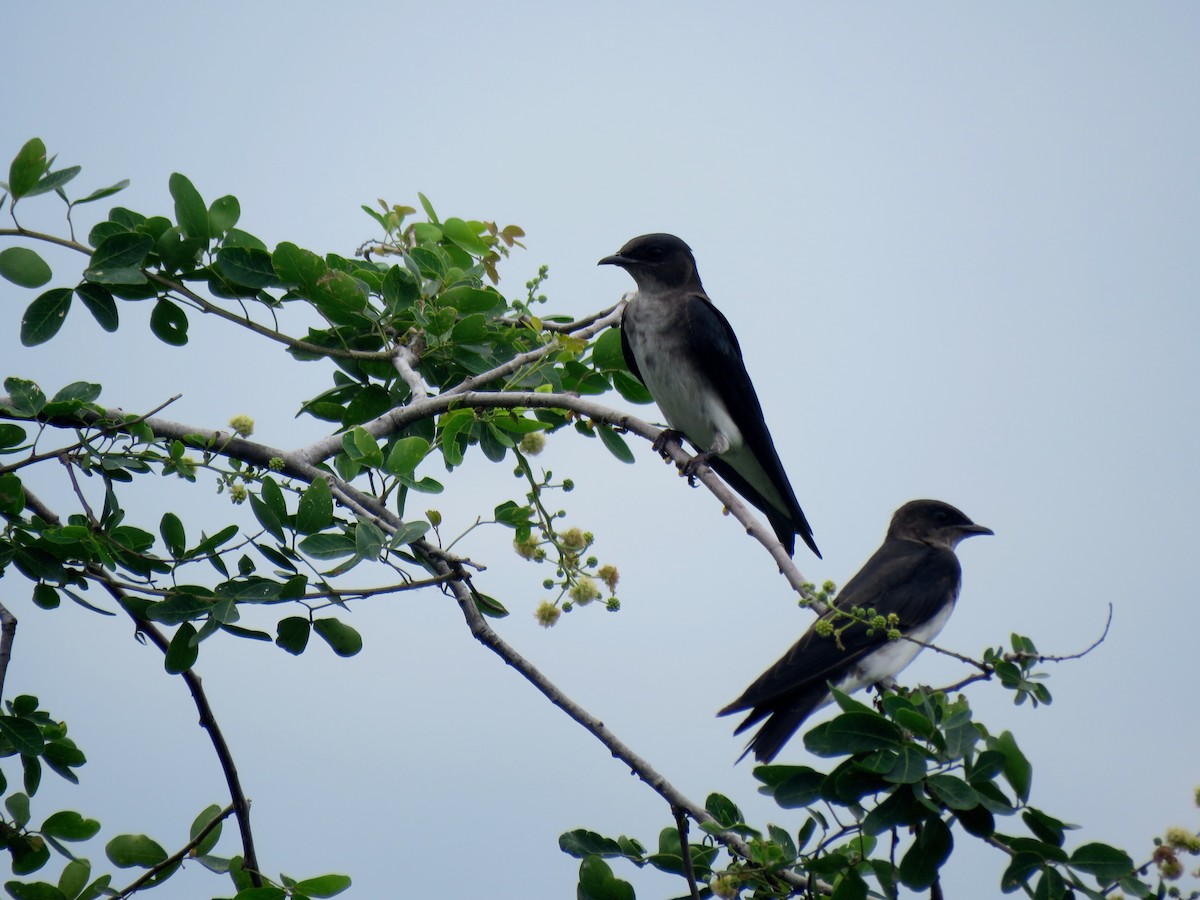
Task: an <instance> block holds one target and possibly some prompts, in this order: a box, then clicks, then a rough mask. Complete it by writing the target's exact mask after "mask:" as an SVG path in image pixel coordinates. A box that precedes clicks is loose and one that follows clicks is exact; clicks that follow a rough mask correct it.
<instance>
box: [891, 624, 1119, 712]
mask: <svg viewBox="0 0 1200 900" xmlns="http://www.w3.org/2000/svg"><path fill="white" fill-rule="evenodd" d="M1112 618H1113V605H1112V604H1111V603H1109V604H1108V618H1107V619H1106V620H1105V622H1104V631H1102V632H1101V633H1100V637H1098V638H1096V640H1094V641H1092V643H1091V645H1089V646H1088V648H1087V649H1086V650H1080V651H1079V652H1078V653H1068V654H1066V655H1063V656H1055V655H1047V654H1040V653H1023V652H1022V653H1005V654H1004V661H1005V662H1015V663H1020V662H1025V661H1027V660H1033V661H1034V662H1039V663H1045V662H1067V661H1069V660H1072V659H1082V658H1083V657H1085V656H1087V655H1088V654H1089V653H1091V652H1092V651H1093V650H1095V649H1096V648H1097V647H1099V646H1100V645H1101V644H1103V643H1104V641H1105V639H1106V638H1107V637H1108V630H1109V628H1111V627H1112ZM910 640H911V641H912V642H913V643H915V644H920V645H921V646H922V647H928V648H929V649H931V650H934V651H936V652H938V653H941V654H944V655H945V656H952V657H954V658H955V659H958V660H961V661H962V662H965V663H968V664H970V665H972V666H975V667H976V668H978V669H980V671H979V672H978V673H976V674H974V675H969V676H967V677H966V678H964V679H962V680H961V681H956V682H955V683H954V684H951V685H947V686H946V687H943V688H937V690H938V691H940V692H943V693H947V694H952V693H954V692H955V691H961V690H962V689H963V688H965V687H966V686H967V685H970V684H974V683H975V682H977V681H988V680H990V679H991V677H992V676H993V675H994V674H995V673H996V670H995V667H994V666H991V665H989V664H987V663H985V662H980V661H979V660H977V659H972V658H971V657H969V656H962V655H961V654H958V653H955V652H953V651H951V650H946V649H944V648H942V647H938V646H935V645H933V644H926V643H925V642H924V641H918V640H917V639H916V638H910Z"/></svg>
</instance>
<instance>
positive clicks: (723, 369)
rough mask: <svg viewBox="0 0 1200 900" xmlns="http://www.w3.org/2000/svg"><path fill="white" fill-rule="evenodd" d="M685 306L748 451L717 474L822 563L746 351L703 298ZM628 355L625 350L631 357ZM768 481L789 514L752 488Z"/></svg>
mask: <svg viewBox="0 0 1200 900" xmlns="http://www.w3.org/2000/svg"><path fill="white" fill-rule="evenodd" d="M685 302H686V304H687V305H686V308H685V309H686V315H685V317H684V321H685V322H686V323H687V325H686V327H687V337H688V342H689V343H690V345H691V349H692V351H693V353H694V354H695V358H696V359H698V360H699V361H700V365H701V367H702V368H703V369H704V371H706V372H713V373H718V375H719V377H714V378H713V384H714V386H715V387H716V390H717V394H718V396H719V397H720V398H721V402H722V403H723V404H724V405H725V408H726V410H728V412H729V415H730V416H731V417H732V418H733V421H734V424H736V425H737V427H738V430H739V431H741V433H742V440H743V442H744V444H745V447H746V450H747V451H748V454H747V455H746V456H743V457H742V458H740V459H739V464H740V465H739V466H738V467H736V468H735V466H734V464H732V463H731V462H730V461H729V460H726V459H722V458H721V457H715V458H714V459H713V460H711V465H712V467H713V469H714V470H716V472H717V474H718V475H720V476H721V477H722V478H724V479H725V480H726V481H728V482H729V483H730V485H731V486H732V487H733V489H734V490H736V491H737V492H738V493H740V494H741V495H742V496H744V497H745V498H746V499H747V500H749V501H750V502H751V503H752V504H754V505H755V506H756V507H758V508H759V509H761V510H762V511H763V512H764V513H766V515H767V518H768V519H769V520H770V522H771V526H772V528H773V529H774V530H775V533H776V537H778V538H779V540H780V543H782V544H783V545H784V547H785V548H786V549H787V551H788V554H789V555H791V554H792V553H794V552H795V546H796V541H795V539H794V538H793V536H792V535H793V533H799V535H800V537H802V538H803V539H804V543H806V544H807V545H808V546H809V547H810V548H811V549H812V551H813V553H815V554H816V555H817V557H818V558H820V556H821V552H820V551H819V550H818V549H817V545H816V543H815V542H814V540H813V535H812V528H811V527H810V526H809V524H808V519H806V518H805V516H804V511H803V510H801V509H800V502H799V501H798V500H797V499H796V493H795V491H793V490H792V485H791V482H790V481H788V477H787V473H786V472H785V471H784V469H783V463H782V462H780V460H779V453H778V452H777V451H776V450H775V441H774V440H772V438H771V433H770V431H768V430H767V422H766V419H765V417H764V416H763V411H762V404H761V403H760V402H759V400H758V393H757V392H756V391H755V390H754V384H753V382H751V380H750V373H748V372H747V371H746V364H745V362H744V361H743V360H742V348H741V346H740V345H739V344H738V340H737V336H736V335H735V334H734V333H733V328H732V327H731V326H730V324H729V321H728V320H727V319H726V318H725V316H724V315H723V314H722V313H721V311H720V310H719V309H717V307H716V306H714V305H713V302H712V301H711V300H709V299H708V297H707V296H705V295H704V294H700V293H695V294H691V295H690V296H689V297H688V298H687V300H686V301H685ZM629 355H630V353H629V351H628V350H626V357H627V358H628V356H629ZM747 457H748V458H747ZM755 469H757V470H758V471H754V470H755ZM764 478H765V480H766V481H767V482H768V483H769V484H770V485H771V486H772V487H774V489H775V490H776V492H778V494H779V497H780V499H781V500H782V501H783V503H784V504H785V505H786V509H779V508H778V506H777V504H776V503H775V502H772V501H770V500H768V499H767V498H766V497H765V496H764V495H763V492H762V491H761V490H760V489H759V488H757V487H755V486H754V485H753V484H752V483H751V482H752V480H761V479H764Z"/></svg>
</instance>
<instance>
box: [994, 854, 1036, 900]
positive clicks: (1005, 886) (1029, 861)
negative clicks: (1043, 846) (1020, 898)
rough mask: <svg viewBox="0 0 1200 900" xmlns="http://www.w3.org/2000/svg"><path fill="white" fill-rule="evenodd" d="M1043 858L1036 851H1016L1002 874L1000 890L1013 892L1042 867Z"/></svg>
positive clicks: (1008, 892)
mask: <svg viewBox="0 0 1200 900" xmlns="http://www.w3.org/2000/svg"><path fill="white" fill-rule="evenodd" d="M1042 865H1043V862H1042V858H1041V857H1040V856H1039V855H1038V854H1036V853H1025V852H1018V853H1014V854H1013V857H1012V860H1011V861H1010V862H1009V864H1008V868H1007V869H1005V870H1004V873H1003V874H1002V875H1001V876H1000V890H1002V891H1004V893H1006V894H1011V893H1012V892H1013V891H1015V890H1018V889H1019V888H1020V887H1021V886H1022V885H1023V884H1025V882H1027V881H1029V879H1030V878H1032V877H1033V875H1034V873H1035V872H1037V871H1038V870H1039V869H1041V868H1042Z"/></svg>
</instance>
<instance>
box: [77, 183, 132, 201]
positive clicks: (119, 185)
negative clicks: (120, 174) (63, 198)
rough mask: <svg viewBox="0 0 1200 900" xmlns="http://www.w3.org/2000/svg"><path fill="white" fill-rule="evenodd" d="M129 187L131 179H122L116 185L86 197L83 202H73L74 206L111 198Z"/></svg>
mask: <svg viewBox="0 0 1200 900" xmlns="http://www.w3.org/2000/svg"><path fill="white" fill-rule="evenodd" d="M127 187H129V179H128V178H122V179H121V180H120V181H118V182H117V183H116V184H112V185H109V186H108V187H105V188H98V189H96V190H94V191H92V192H91V193H90V194H88V195H87V196H86V197H84V198H83V199H82V200H73V201H71V205H72V206H78V205H79V204H80V203H92V202H93V201H95V200H103V199H104V198H105V197H111V196H112V195H113V194H116V193H119V192H120V191H123V190H125V188H127Z"/></svg>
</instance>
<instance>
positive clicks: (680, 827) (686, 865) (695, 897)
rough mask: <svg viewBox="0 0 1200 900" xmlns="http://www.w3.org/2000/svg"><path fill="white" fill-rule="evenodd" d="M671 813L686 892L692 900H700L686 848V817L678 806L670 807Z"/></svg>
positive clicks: (693, 867) (690, 851)
mask: <svg viewBox="0 0 1200 900" xmlns="http://www.w3.org/2000/svg"><path fill="white" fill-rule="evenodd" d="M671 813H672V815H674V816H675V831H676V833H677V834H678V835H679V852H680V854H681V856H682V859H683V874H684V877H685V878H687V883H688V891H689V892H690V893H691V895H692V900H700V891H699V889H698V888H697V886H696V867H695V866H693V865H692V848H691V847H690V846H688V820H687V816H686V815H685V814H684V811H683V810H682V809H680V808H679V807H678V806H672V807H671Z"/></svg>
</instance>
